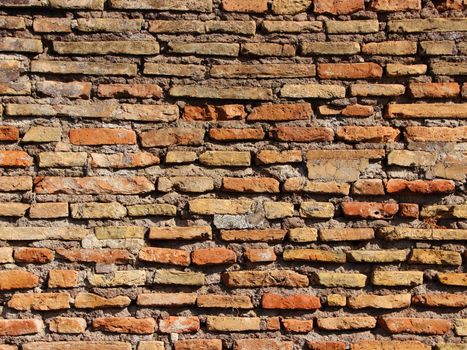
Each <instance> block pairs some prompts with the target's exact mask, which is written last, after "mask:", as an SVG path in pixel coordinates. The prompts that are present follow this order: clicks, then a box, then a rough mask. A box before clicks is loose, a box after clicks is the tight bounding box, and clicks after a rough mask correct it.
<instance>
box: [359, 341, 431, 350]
mask: <svg viewBox="0 0 467 350" xmlns="http://www.w3.org/2000/svg"><path fill="white" fill-rule="evenodd" d="M351 349H352V350H371V349H379V350H430V349H431V346H429V345H425V344H423V343H422V342H419V341H400V340H399V341H397V340H396V341H383V340H363V341H359V342H356V343H353V344H352V347H351Z"/></svg>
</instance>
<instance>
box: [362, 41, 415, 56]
mask: <svg viewBox="0 0 467 350" xmlns="http://www.w3.org/2000/svg"><path fill="white" fill-rule="evenodd" d="M362 53H364V54H367V55H388V56H405V55H415V54H416V53H417V43H416V42H413V41H402V40H400V41H384V42H380V43H366V44H363V46H362Z"/></svg>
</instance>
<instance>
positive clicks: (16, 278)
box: [0, 270, 39, 290]
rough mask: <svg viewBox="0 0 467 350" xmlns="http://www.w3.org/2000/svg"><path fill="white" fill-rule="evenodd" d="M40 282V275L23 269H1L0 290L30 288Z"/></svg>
mask: <svg viewBox="0 0 467 350" xmlns="http://www.w3.org/2000/svg"><path fill="white" fill-rule="evenodd" d="M38 284H39V277H37V276H36V275H34V274H32V273H31V272H27V271H23V270H4V271H0V290H14V289H29V288H34V287H36V286H37V285H38Z"/></svg>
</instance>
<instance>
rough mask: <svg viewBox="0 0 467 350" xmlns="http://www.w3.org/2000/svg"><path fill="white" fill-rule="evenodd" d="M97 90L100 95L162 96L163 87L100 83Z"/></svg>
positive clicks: (116, 96)
mask: <svg viewBox="0 0 467 350" xmlns="http://www.w3.org/2000/svg"><path fill="white" fill-rule="evenodd" d="M97 91H98V94H99V96H100V97H115V98H121V97H123V98H125V97H140V98H161V97H162V89H161V87H160V86H158V85H156V84H99V87H98V90H97Z"/></svg>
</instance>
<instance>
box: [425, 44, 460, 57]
mask: <svg viewBox="0 0 467 350" xmlns="http://www.w3.org/2000/svg"><path fill="white" fill-rule="evenodd" d="M420 53H421V54H422V55H425V56H442V55H454V54H455V53H456V43H455V42H454V41H422V42H420Z"/></svg>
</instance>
